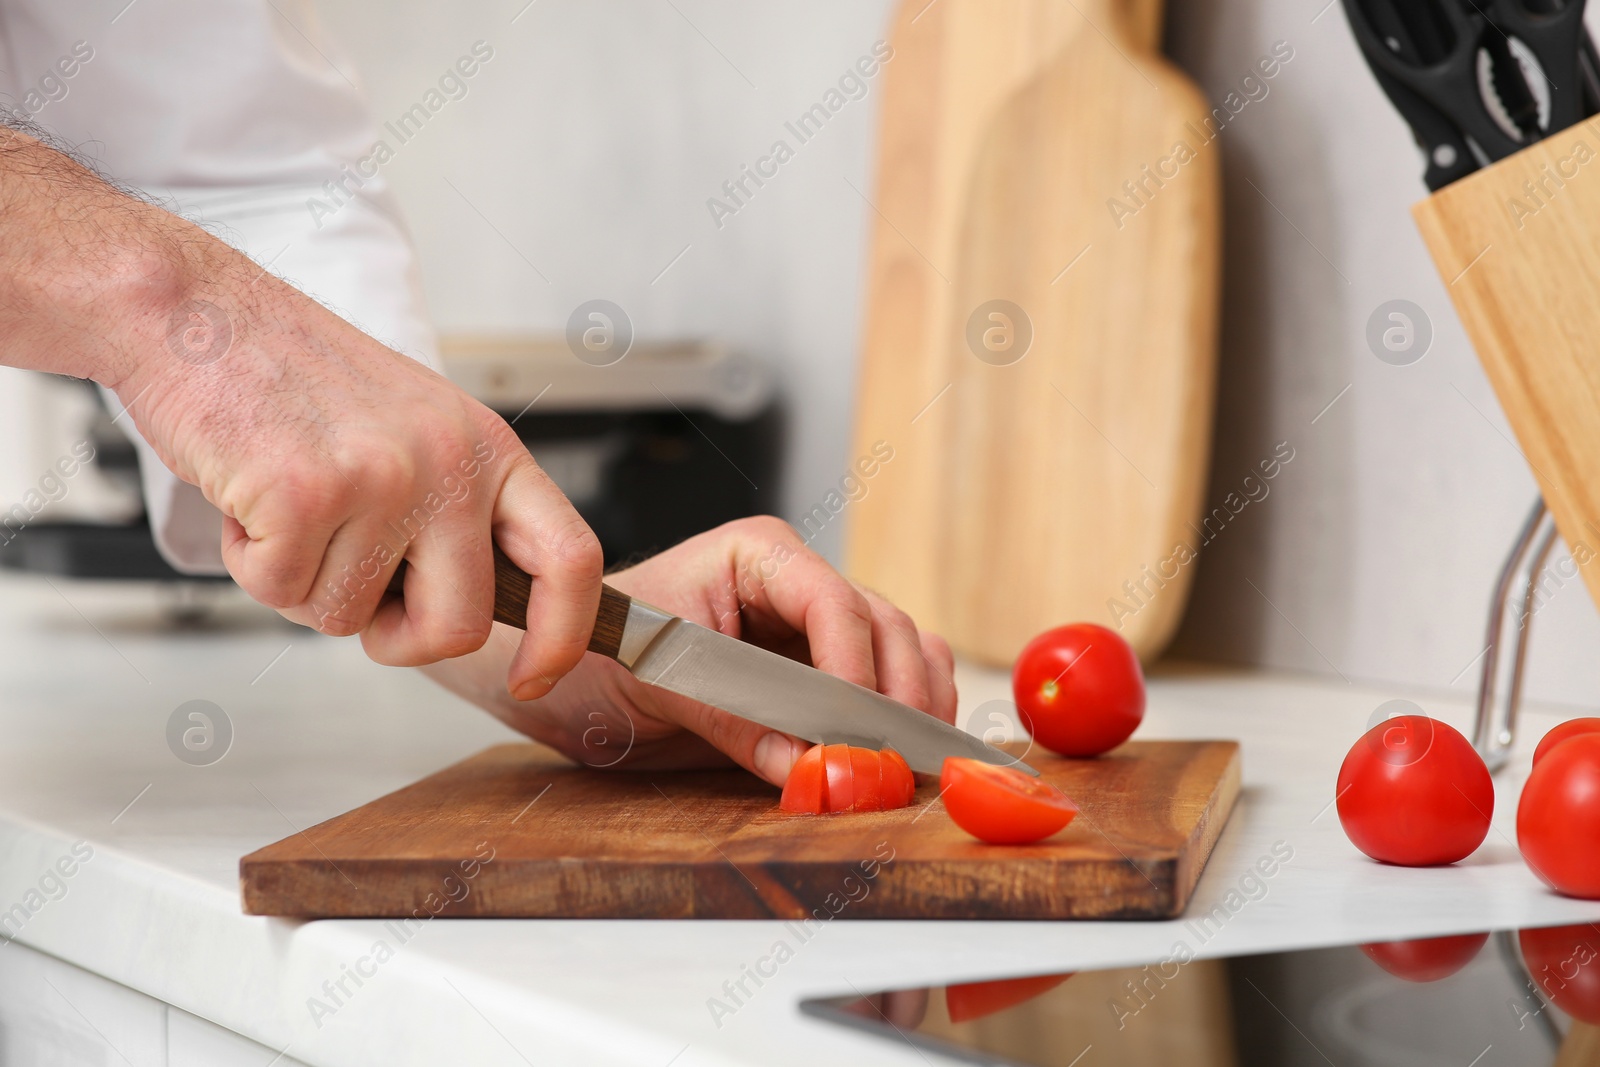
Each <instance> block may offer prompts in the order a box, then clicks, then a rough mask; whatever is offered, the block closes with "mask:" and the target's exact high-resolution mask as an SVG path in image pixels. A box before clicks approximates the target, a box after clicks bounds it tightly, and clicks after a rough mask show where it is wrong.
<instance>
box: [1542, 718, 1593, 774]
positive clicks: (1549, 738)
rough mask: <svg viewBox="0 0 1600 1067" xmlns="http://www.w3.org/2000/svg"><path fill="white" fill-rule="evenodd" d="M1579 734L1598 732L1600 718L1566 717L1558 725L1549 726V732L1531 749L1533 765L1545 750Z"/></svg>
mask: <svg viewBox="0 0 1600 1067" xmlns="http://www.w3.org/2000/svg"><path fill="white" fill-rule="evenodd" d="M1579 734H1600V719H1595V718H1587V719H1568V720H1567V721H1566V722H1564V723H1561V724H1560V725H1559V726H1554V727H1551V729H1550V732H1549V733H1547V734H1545V735H1544V736H1543V737H1541V738H1540V739H1539V747H1538V748H1536V749H1534V750H1533V765H1534V766H1535V767H1537V766H1538V765H1539V761H1540V760H1542V759H1544V755H1545V753H1546V752H1549V751H1550V750H1551V749H1552V748H1555V747H1556V746H1557V745H1559V744H1560V743H1561V742H1563V741H1565V740H1566V739H1567V738H1569V737H1577V736H1578V735H1579Z"/></svg>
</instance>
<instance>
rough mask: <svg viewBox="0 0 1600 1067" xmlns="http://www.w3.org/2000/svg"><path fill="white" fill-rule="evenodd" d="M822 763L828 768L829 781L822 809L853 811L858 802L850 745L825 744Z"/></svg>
mask: <svg viewBox="0 0 1600 1067" xmlns="http://www.w3.org/2000/svg"><path fill="white" fill-rule="evenodd" d="M822 764H823V766H824V767H825V768H827V778H828V780H827V783H826V785H825V786H824V789H823V794H822V810H823V811H825V812H829V811H853V810H854V809H855V804H856V786H855V768H854V767H853V766H852V765H851V763H850V746H849V745H823V746H822Z"/></svg>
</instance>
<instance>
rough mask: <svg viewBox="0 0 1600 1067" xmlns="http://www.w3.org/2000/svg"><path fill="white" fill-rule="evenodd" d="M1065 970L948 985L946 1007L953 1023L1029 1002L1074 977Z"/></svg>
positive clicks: (963, 1021) (968, 1020)
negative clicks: (1023, 976)
mask: <svg viewBox="0 0 1600 1067" xmlns="http://www.w3.org/2000/svg"><path fill="white" fill-rule="evenodd" d="M1074 973H1076V972H1073V971H1068V972H1067V973H1065V974H1032V975H1028V976H1027V977H1026V978H992V979H990V980H989V981H987V982H962V983H960V984H958V985H950V986H945V988H944V1007H945V1011H946V1012H948V1013H949V1015H950V1021H951V1022H953V1023H969V1022H971V1021H972V1020H974V1019H981V1018H983V1017H984V1016H985V1015H993V1014H994V1013H995V1012H997V1011H1005V1010H1006V1009H1007V1008H1014V1007H1016V1006H1017V1005H1018V1004H1026V1003H1027V1002H1028V1001H1030V1000H1032V999H1033V998H1034V997H1037V996H1040V995H1042V994H1044V993H1048V992H1049V991H1050V990H1052V989H1054V988H1055V987H1056V986H1058V985H1060V984H1061V983H1062V982H1065V981H1066V980H1067V979H1068V978H1071V977H1072V976H1073V974H1074Z"/></svg>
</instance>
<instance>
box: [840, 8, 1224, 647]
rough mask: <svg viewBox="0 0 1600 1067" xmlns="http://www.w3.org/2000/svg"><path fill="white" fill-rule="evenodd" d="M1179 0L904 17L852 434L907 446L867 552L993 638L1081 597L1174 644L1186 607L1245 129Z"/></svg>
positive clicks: (891, 574)
mask: <svg viewBox="0 0 1600 1067" xmlns="http://www.w3.org/2000/svg"><path fill="white" fill-rule="evenodd" d="M1160 6H1161V5H1160V3H1159V2H1158V0H1137V2H1135V0H1073V2H1070V3H1061V2H1058V0H940V2H939V3H937V4H930V3H928V2H927V0H903V2H902V3H901V4H900V5H899V6H898V8H897V14H896V17H895V20H894V23H893V25H892V27H891V38H890V39H891V43H892V44H893V47H894V57H893V59H892V60H891V61H890V62H888V63H887V64H886V65H885V67H884V71H883V75H882V78H883V89H882V96H881V100H882V108H883V111H882V120H881V123H880V127H879V148H878V157H877V159H878V171H877V180H876V183H875V185H874V187H873V189H872V190H871V192H870V194H869V195H870V199H871V203H872V207H871V213H870V216H869V217H870V219H871V222H872V225H873V234H872V245H871V252H870V255H869V258H868V261H867V280H866V291H867V300H866V306H865V309H864V315H865V324H864V335H863V342H862V354H861V362H860V387H859V390H858V399H857V408H856V419H855V436H854V444H853V446H852V448H853V451H852V453H851V455H852V456H877V457H879V458H880V459H881V458H882V457H883V455H884V454H886V453H887V451H888V449H892V450H893V452H892V458H890V459H889V460H888V461H886V462H883V463H881V464H880V466H879V468H878V470H879V472H878V473H877V474H876V475H875V476H874V477H873V479H872V483H871V492H870V493H868V494H867V495H866V496H864V497H863V498H862V499H861V500H860V501H858V502H856V503H853V504H851V506H850V516H849V523H848V525H847V527H846V530H845V549H846V553H845V555H846V569H847V571H848V572H849V574H850V576H851V577H853V578H855V579H857V580H859V581H861V582H862V583H863V584H866V585H869V586H871V587H873V588H874V589H877V590H879V591H881V592H882V593H884V594H885V595H886V596H888V597H889V598H890V599H892V600H894V601H895V603H897V604H899V605H900V606H901V607H903V608H905V610H906V611H908V612H909V613H910V614H911V615H912V617H914V618H915V619H916V620H917V621H918V622H919V623H920V624H922V625H923V626H926V627H927V628H928V629H930V630H934V631H936V632H938V633H941V634H943V635H944V636H945V637H947V638H948V639H949V640H950V643H951V645H952V646H953V647H954V648H955V649H956V651H957V652H958V653H961V654H962V655H964V656H966V657H969V658H972V659H975V660H977V661H980V662H983V663H988V664H992V665H997V666H1009V665H1010V664H1011V662H1012V660H1014V659H1015V658H1016V655H1017V653H1018V652H1019V651H1021V649H1022V647H1023V645H1024V644H1026V643H1027V641H1028V640H1029V639H1030V638H1032V637H1033V636H1034V635H1035V634H1038V633H1040V632H1041V631H1043V630H1046V629H1048V628H1050V627H1052V626H1059V625H1061V624H1062V623H1066V622H1072V621H1089V622H1098V623H1103V624H1105V625H1107V626H1111V627H1114V628H1115V629H1117V630H1118V632H1119V633H1120V634H1121V635H1122V636H1123V637H1124V638H1126V639H1127V641H1128V642H1129V643H1130V644H1131V645H1132V646H1133V647H1134V649H1135V650H1137V651H1138V653H1139V655H1140V656H1141V658H1143V659H1145V660H1147V661H1148V660H1150V659H1153V658H1154V657H1155V656H1157V655H1158V654H1159V653H1160V651H1161V649H1162V648H1163V647H1164V646H1165V644H1166V643H1167V641H1168V639H1169V638H1170V637H1171V636H1172V634H1173V632H1174V630H1175V629H1176V627H1177V625H1178V622H1179V621H1180V619H1181V618H1182V616H1183V609H1184V604H1185V601H1186V598H1187V591H1188V586H1189V583H1190V580H1191V578H1192V576H1193V571H1194V568H1192V567H1184V566H1178V565H1171V566H1169V564H1172V561H1173V559H1174V558H1179V557H1183V556H1184V554H1185V552H1188V553H1192V552H1193V551H1194V550H1196V549H1197V548H1198V542H1197V534H1196V532H1195V530H1194V529H1191V526H1194V527H1196V529H1197V528H1198V525H1199V524H1200V522H1201V520H1202V514H1201V512H1202V508H1203V505H1204V496H1205V487H1206V477H1207V468H1208V463H1209V451H1210V440H1211V415H1212V398H1213V392H1214V377H1215V375H1214V369H1215V362H1216V347H1217V309H1218V295H1219V292H1220V281H1219V279H1220V268H1219V257H1220V247H1221V245H1220V225H1221V223H1220V220H1221V207H1220V204H1221V197H1220V185H1219V174H1220V170H1219V161H1220V155H1219V153H1220V149H1219V148H1218V147H1217V145H1216V144H1215V143H1213V142H1214V141H1216V140H1217V139H1218V137H1219V136H1220V134H1219V133H1218V132H1217V129H1218V128H1217V121H1216V119H1215V118H1214V117H1213V115H1212V113H1211V111H1210V110H1209V105H1208V104H1207V103H1206V101H1205V98H1204V96H1203V95H1202V94H1201V93H1200V92H1199V91H1198V89H1196V87H1195V86H1194V84H1193V83H1192V82H1191V81H1190V80H1189V79H1188V78H1186V77H1185V76H1184V75H1183V74H1182V73H1181V72H1179V71H1178V70H1177V69H1176V68H1174V67H1173V66H1172V65H1171V64H1170V63H1168V62H1167V61H1166V60H1165V59H1164V58H1163V57H1161V56H1160V55H1159V53H1158V49H1157V39H1158V37H1159V26H1160V19H1161V11H1160ZM1217 114H1220V115H1224V116H1225V115H1226V114H1227V112H1226V111H1225V110H1222V109H1219V110H1218V112H1217ZM1158 171H1159V172H1160V174H1165V175H1166V177H1165V178H1163V177H1161V176H1160V174H1158V173H1157V172H1158ZM1140 183H1143V186H1144V192H1143V193H1140V192H1138V191H1136V187H1137V186H1138V185H1139V184H1140ZM1130 190H1134V191H1133V192H1131V193H1130ZM1002 302H1003V303H1004V304H1005V305H1008V307H1004V308H1002V307H998V306H997V304H999V303H1002ZM1029 337H1031V344H1030V343H1028V342H1027V341H1026V340H1025V339H1026V338H1029ZM990 338H993V341H994V343H993V344H990V343H989V340H987V339H990ZM980 339H983V340H980ZM985 348H987V349H988V351H987V352H984V354H983V355H980V351H982V350H983V349H985ZM1182 546H1187V547H1186V548H1183V547H1182ZM1180 562H1181V559H1180ZM1156 570H1160V571H1162V576H1161V577H1160V578H1159V579H1155V578H1153V573H1154V571H1156ZM1169 570H1170V573H1167V572H1168V571H1169ZM1130 581H1131V582H1132V583H1134V585H1135V586H1138V585H1141V584H1142V585H1143V586H1144V592H1143V593H1142V594H1138V595H1135V596H1132V597H1130V595H1129V593H1128V591H1127V588H1126V587H1125V583H1127V582H1130ZM1152 581H1153V582H1154V583H1155V584H1156V585H1159V586H1160V587H1161V589H1160V592H1159V594H1157V595H1153V594H1155V590H1154V588H1153V586H1152Z"/></svg>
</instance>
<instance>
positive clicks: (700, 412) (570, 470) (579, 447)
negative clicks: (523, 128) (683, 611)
mask: <svg viewBox="0 0 1600 1067" xmlns="http://www.w3.org/2000/svg"><path fill="white" fill-rule="evenodd" d="M442 348H443V359H444V366H445V372H446V374H447V375H448V376H449V377H451V378H452V379H453V380H455V381H456V382H457V383H458V384H460V385H461V386H462V388H464V389H466V390H467V392H469V393H471V394H472V395H473V396H475V397H477V398H478V399H479V400H481V401H483V403H485V404H486V405H488V406H489V407H490V408H492V409H494V410H495V411H496V412H498V413H500V414H501V415H502V416H503V417H505V419H506V420H507V421H508V422H510V423H511V425H512V428H513V429H515V430H516V432H517V434H518V436H519V437H521V438H522V440H523V442H524V443H526V444H527V446H528V448H529V450H530V451H531V452H532V453H533V455H534V458H535V459H537V460H538V461H539V464H540V466H541V467H543V468H544V470H545V471H546V472H547V473H548V474H549V475H550V477H551V478H552V479H553V480H554V481H555V483H556V484H557V485H558V486H560V487H561V489H562V491H563V492H565V493H566V494H567V496H568V497H569V498H570V499H571V500H572V502H573V504H574V505H576V506H577V509H578V511H579V513H580V514H582V515H583V517H584V519H585V520H586V521H587V522H588V523H589V524H590V525H591V526H592V527H593V528H594V530H595V533H596V534H597V535H598V536H599V538H600V542H601V544H602V545H603V546H604V548H605V554H606V563H607V565H608V566H611V565H614V564H616V563H619V562H623V561H627V560H630V559H638V558H642V557H644V556H647V555H650V554H652V553H655V552H659V551H660V550H662V549H664V548H669V547H671V546H672V545H674V544H677V543H678V542H679V541H682V540H684V539H685V538H687V537H690V536H692V535H693V534H696V533H699V532H700V531H702V530H707V529H710V528H711V527H713V526H716V525H718V524H720V523H723V522H726V521H728V520H730V519H735V518H740V517H742V516H746V515H753V514H757V513H760V512H763V511H770V510H772V508H773V507H774V506H775V501H776V495H775V491H776V486H775V484H774V483H775V479H776V473H777V466H778V451H779V440H778V439H779V413H778V409H777V407H776V404H775V396H776V390H775V384H774V381H773V376H772V374H771V372H770V371H769V370H768V369H767V368H766V367H765V366H764V365H762V364H760V363H757V362H755V361H753V360H750V359H747V358H745V357H743V356H739V355H737V354H734V353H730V352H728V351H727V350H725V349H723V348H721V347H719V346H717V345H713V344H700V343H683V344H655V345H652V344H644V343H640V344H635V345H634V346H633V347H632V348H631V350H630V351H628V353H627V355H626V357H625V358H623V359H621V360H619V361H618V362H617V363H615V364H612V365H610V366H604V367H599V366H591V365H589V364H586V363H583V362H581V361H580V360H578V359H577V358H575V357H574V356H573V354H572V352H571V351H570V350H569V349H568V348H567V345H566V342H565V341H564V340H563V339H562V338H561V337H559V336H557V337H553V338H545V337H537V336H528V337H453V338H446V339H445V341H444V343H443V346H442ZM7 374H8V375H11V376H14V377H8V379H7V381H6V392H7V393H8V394H9V395H7V396H6V398H5V400H6V402H7V404H9V405H10V407H11V409H12V414H13V416H14V422H13V434H12V439H11V440H12V447H11V449H10V450H9V455H8V463H7V465H6V467H5V468H4V470H3V472H0V474H3V479H0V480H3V482H4V485H3V488H4V490H5V495H4V496H3V497H0V509H5V510H3V511H0V567H3V568H7V569H12V570H23V571H32V572H37V573H44V574H52V575H61V576H67V577H76V578H111V579H146V580H152V579H153V580H158V581H169V582H184V583H188V582H208V581H210V582H215V581H224V582H225V581H228V579H227V578H225V577H223V578H195V577H192V576H187V575H181V574H179V573H178V572H177V571H174V570H173V569H172V568H171V567H170V566H168V565H167V563H166V561H165V560H164V559H162V557H161V556H160V554H159V553H158V552H157V551H156V546H155V541H154V539H153V537H152V536H151V533H150V527H149V523H148V521H147V520H146V517H145V513H144V503H143V499H142V497H141V495H140V491H139V478H138V466H137V460H136V457H135V454H134V450H133V446H132V444H131V443H130V442H129V441H128V438H127V436H126V435H125V434H124V433H123V432H122V428H121V427H120V426H118V425H117V424H116V423H114V422H113V421H112V419H111V417H110V415H109V414H108V413H107V411H106V409H105V406H104V404H103V403H102V402H101V400H100V397H99V394H98V392H97V390H96V388H95V387H94V386H93V385H92V384H91V383H88V382H83V381H78V380H76V379H71V378H62V377H59V376H55V375H42V374H35V373H33V372H24V371H8V372H7Z"/></svg>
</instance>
